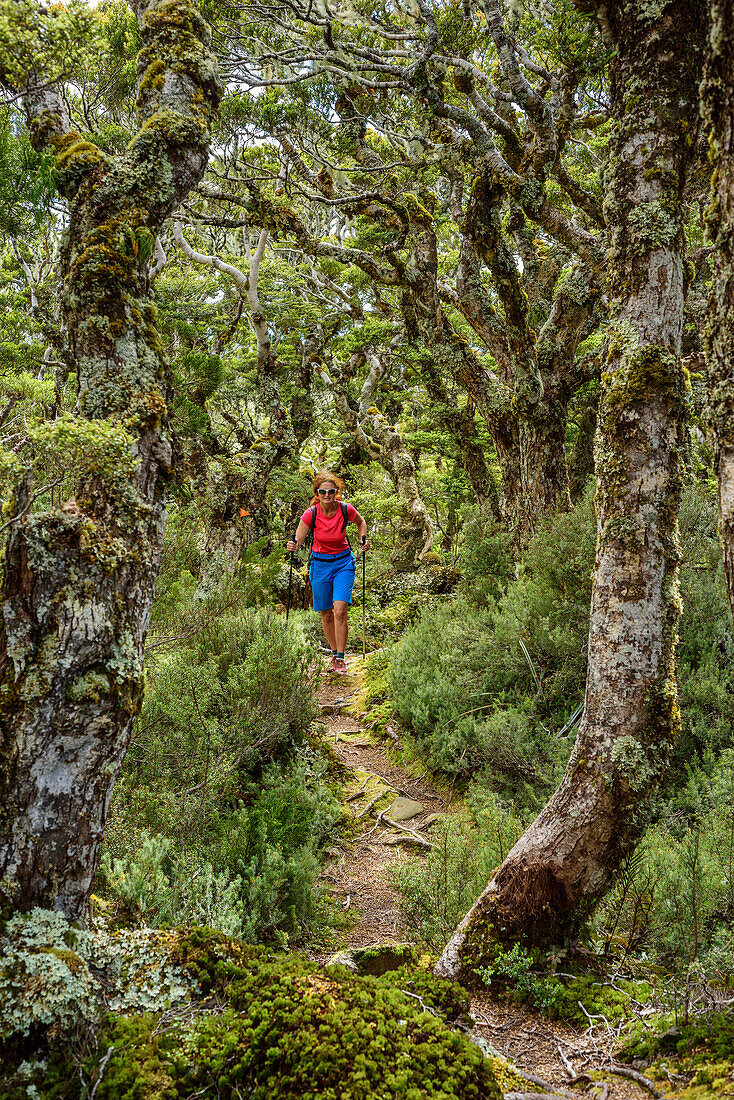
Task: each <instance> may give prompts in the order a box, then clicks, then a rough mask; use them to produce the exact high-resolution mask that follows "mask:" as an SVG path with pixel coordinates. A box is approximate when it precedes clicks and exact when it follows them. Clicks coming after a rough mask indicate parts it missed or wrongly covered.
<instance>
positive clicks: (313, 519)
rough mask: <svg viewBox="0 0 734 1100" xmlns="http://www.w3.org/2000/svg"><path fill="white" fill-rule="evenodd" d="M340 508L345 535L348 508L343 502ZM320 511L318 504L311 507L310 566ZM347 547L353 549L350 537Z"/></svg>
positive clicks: (340, 503) (309, 534) (341, 501)
mask: <svg viewBox="0 0 734 1100" xmlns="http://www.w3.org/2000/svg"><path fill="white" fill-rule="evenodd" d="M339 507H340V508H341V513H342V534H344V532H345V531H346V529H347V523H348V518H347V506H346V504H345V503H344V501H343V500H340V501H339ZM318 510H319V506H318V504H312V505H311V530H310V531H309V533H308V564H309V565H310V564H311V558H312V557H313V536H314V532H315V530H316V513H317V512H318ZM347 546H348V547H349V549H350V550H351V549H352V544H351V542H350V541H349V535H347Z"/></svg>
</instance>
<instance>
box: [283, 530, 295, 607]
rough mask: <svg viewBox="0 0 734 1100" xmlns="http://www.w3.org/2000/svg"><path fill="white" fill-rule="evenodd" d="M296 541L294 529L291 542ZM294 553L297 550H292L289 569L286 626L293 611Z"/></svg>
mask: <svg viewBox="0 0 734 1100" xmlns="http://www.w3.org/2000/svg"><path fill="white" fill-rule="evenodd" d="M295 541H296V532H295V531H294V532H293V537H292V539H291V542H295ZM294 553H295V551H294V550H291V567H290V569H289V570H288V605H287V607H286V609H285V625H286V626H288V616H289V615H290V613H291V586H292V584H293V555H294Z"/></svg>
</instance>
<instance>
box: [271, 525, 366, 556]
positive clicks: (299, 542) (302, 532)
mask: <svg viewBox="0 0 734 1100" xmlns="http://www.w3.org/2000/svg"><path fill="white" fill-rule="evenodd" d="M310 530H311V528H310V527H309V526H308V525H307V524H305V523H304V522H303V520H301V522H300V523H299V524H298V527H297V529H296V541H295V542H294V541H293V539H289V540H288V542H287V543H286V544H285V548H286V550H288V552H289V553H291V554H292V553H293V551H294V550H300V549H301V547H302V546H303V544H304V542H305V541H306V538H307V536H308V532H309V531H310ZM365 530H366V528H365Z"/></svg>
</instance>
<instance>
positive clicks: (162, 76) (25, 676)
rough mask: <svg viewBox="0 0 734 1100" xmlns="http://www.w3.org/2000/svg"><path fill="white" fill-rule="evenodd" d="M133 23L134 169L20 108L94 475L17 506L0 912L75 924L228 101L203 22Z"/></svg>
mask: <svg viewBox="0 0 734 1100" xmlns="http://www.w3.org/2000/svg"><path fill="white" fill-rule="evenodd" d="M136 12H137V17H138V22H139V25H140V29H141V36H142V43H143V46H142V50H141V52H140V55H139V58H138V78H139V96H138V109H139V115H140V129H139V130H138V132H137V134H136V135H135V137H134V138H133V140H132V141H131V143H130V145H129V146H128V148H127V150H126V151H125V153H123V154H122V155H120V156H118V157H109V156H107V155H106V154H105V153H103V152H102V151H101V150H100V149H98V148H97V147H96V146H94V145H93V144H91V143H90V142H88V141H86V140H84V139H82V138H81V137H80V135H79V134H78V133H76V132H75V131H73V130H72V129H71V128H70V126H69V122H68V118H67V116H66V111H65V108H64V105H63V101H62V99H61V96H60V94H59V93H58V91H57V90H56V89H54V88H43V90H42V91H40V92H39V91H37V90H31V83H32V82H33V77H32V75H29V91H28V93H27V94H26V95H25V107H26V113H27V116H28V125H29V132H30V135H31V141H32V143H33V144H34V146H35V148H36V149H38V150H41V149H45V150H49V151H51V152H52V153H53V154H54V156H55V162H56V171H57V176H58V181H59V187H60V190H61V191H62V193H63V194H64V196H65V198H66V199H67V201H68V204H69V229H68V236H67V240H66V243H65V245H64V250H63V254H62V265H63V271H64V283H63V291H62V307H63V312H64V316H65V320H66V323H67V326H68V332H69V342H70V347H71V350H72V353H73V355H74V358H75V360H76V365H77V371H78V380H79V390H78V408H77V411H78V417H77V419H76V421H75V422H74V423H73V425H72V427H71V428H70V429H69V430H71V431H72V432H73V433H74V434H75V435H76V437H77V440H81V441H82V445H83V443H84V441H85V440H86V439H87V438H88V439H89V440H90V441H92V442H94V441H96V443H95V446H96V447H97V451H96V452H95V453H97V455H98V461H97V462H96V464H95V465H94V467H92V468H91V472H90V473H89V474H87V475H86V476H84V477H80V479H79V481H78V484H77V488H76V493H75V496H74V498H73V499H70V500H68V501H67V502H66V503H65V504H63V505H62V506H61V507H60V508H59V509H58V510H57V511H55V512H45V513H35V514H25V512H24V508H23V502H22V500H20V499H18V496H17V497H16V510H15V522H13V523H12V525H11V527H10V535H9V538H8V544H7V549H6V555H5V562H4V574H3V584H2V592H1V593H0V595H1V599H2V608H1V613H0V614H1V618H0V719H1V722H0V807H2V810H1V811H0V905H1V906H2V907H3V908H18V909H21V910H27V909H30V908H31V907H32V906H45V907H49V908H55V909H59V910H63V911H64V912H65V913H66V914H67V916H69V917H70V918H71V919H77V918H79V917H82V916H83V915H84V912H85V908H86V903H87V898H88V894H89V890H90V887H91V882H92V877H93V874H94V870H95V866H96V861H97V857H98V851H99V845H100V842H101V839H102V833H103V828H104V823H105V817H106V813H107V808H108V805H109V802H110V797H111V794H112V788H113V785H114V782H115V779H116V776H117V773H118V770H119V768H120V765H121V763H122V760H123V757H124V755H125V751H126V749H127V745H128V742H129V739H130V734H131V730H132V722H133V718H134V716H135V714H136V713H137V711H138V709H139V706H140V702H141V698H142V692H143V658H142V651H143V642H144V639H145V634H146V630H147V627H148V621H149V617H150V609H151V604H152V600H153V594H154V587H155V580H156V575H157V572H158V568H159V564H160V558H161V552H162V547H163V531H164V526H165V507H164V500H163V488H164V484H165V481H166V478H167V476H168V473H169V469H170V463H171V446H170V443H169V441H168V439H167V434H166V426H165V422H166V406H165V401H164V398H163V376H164V373H165V369H166V364H165V359H164V356H163V349H162V345H161V342H160V339H159V337H158V333H157V329H156V317H155V306H154V304H153V301H152V298H151V292H150V280H149V260H150V259H151V257H152V254H153V251H154V248H155V241H156V237H157V234H158V231H159V229H160V228H161V226H162V224H163V222H164V221H165V219H166V218H167V217H168V216H169V215H170V214H171V213H172V211H173V210H174V209H175V208H176V206H177V205H178V203H179V202H180V201H181V200H182V198H184V197H185V195H186V194H187V193H188V192H189V191H190V190H191V188H192V187H194V186H196V184H197V183H198V182H199V180H200V179H201V177H202V176H203V173H204V170H205V168H206V164H207V159H208V147H209V123H210V119H211V115H212V112H213V110H214V109H215V108H216V105H217V102H218V96H219V88H218V78H217V67H216V61H215V59H214V55H213V54H212V52H211V50H210V48H209V43H210V32H209V28H208V27H207V25H206V23H205V21H204V20H203V18H202V17H201V15H200V14H199V11H198V9H197V8H196V6H195V4H194V3H192V2H190V0H148V2H147V3H146V2H143V0H141V2H140V3H139V4H138V5H137V6H136ZM52 17H53V16H51V17H50V18H52ZM36 84H37V82H36ZM16 90H17V89H16ZM64 430H65V429H64ZM58 443H59V445H60V446H63V444H64V439H63V435H59V437H58ZM22 492H23V490H21V491H20V493H19V495H22Z"/></svg>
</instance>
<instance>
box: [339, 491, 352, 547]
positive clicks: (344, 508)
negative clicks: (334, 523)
mask: <svg viewBox="0 0 734 1100" xmlns="http://www.w3.org/2000/svg"><path fill="white" fill-rule="evenodd" d="M339 507H340V508H341V510H342V534H344V532H345V531H346V529H347V523H348V522H349V515H348V513H347V506H346V504H345V503H344V501H343V500H340V501H339ZM345 537H346V540H347V546H348V547H349V549H350V550H351V549H352V544H351V542H350V541H349V535H346V536H345Z"/></svg>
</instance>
